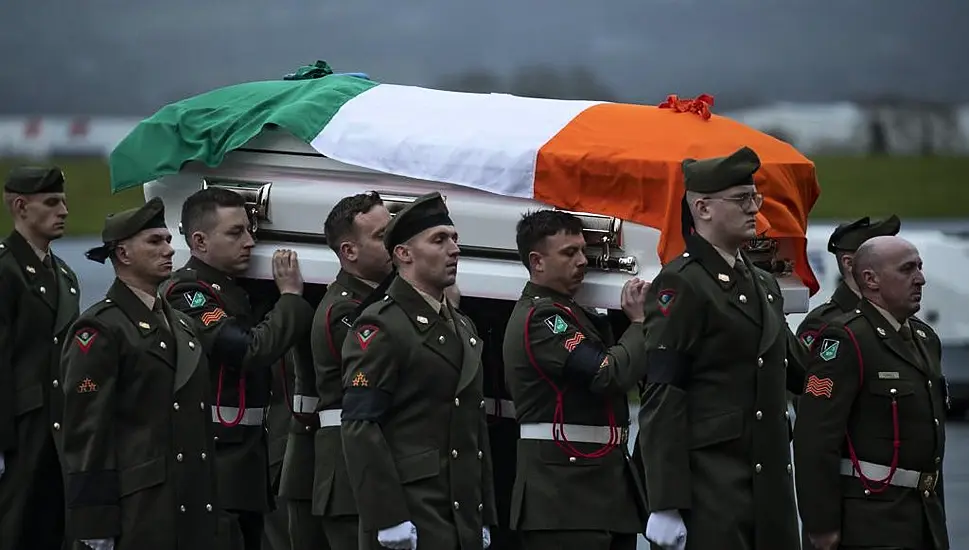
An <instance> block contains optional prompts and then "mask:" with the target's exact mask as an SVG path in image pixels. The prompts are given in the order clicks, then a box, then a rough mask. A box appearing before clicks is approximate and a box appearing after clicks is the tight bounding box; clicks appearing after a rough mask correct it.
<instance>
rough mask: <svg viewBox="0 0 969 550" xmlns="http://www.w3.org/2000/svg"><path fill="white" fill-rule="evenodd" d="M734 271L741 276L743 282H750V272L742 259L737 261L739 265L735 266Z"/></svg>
mask: <svg viewBox="0 0 969 550" xmlns="http://www.w3.org/2000/svg"><path fill="white" fill-rule="evenodd" d="M733 269H734V271H736V272H737V275H739V276H740V279H741V280H742V281H749V280H750V270H749V269H747V266H746V265H745V264H744V262H743V261H741V260H740V259H737V263H735V264H733Z"/></svg>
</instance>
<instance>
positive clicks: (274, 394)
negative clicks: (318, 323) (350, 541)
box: [262, 344, 323, 550]
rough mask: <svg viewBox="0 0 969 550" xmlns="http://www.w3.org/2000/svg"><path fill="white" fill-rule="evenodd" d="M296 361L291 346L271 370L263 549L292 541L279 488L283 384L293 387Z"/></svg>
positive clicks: (282, 547) (284, 434) (286, 418)
mask: <svg viewBox="0 0 969 550" xmlns="http://www.w3.org/2000/svg"><path fill="white" fill-rule="evenodd" d="M297 346H299V344H297ZM296 362H297V359H296V349H295V348H293V349H292V350H290V351H289V352H287V353H286V355H285V356H284V357H283V359H281V360H280V363H279V366H280V368H274V369H273V373H272V374H273V381H272V390H271V397H270V400H269V407H268V409H267V411H266V437H267V442H268V444H269V485H270V487H271V490H272V498H273V510H272V511H271V512H269V513H267V514H266V515H265V517H264V519H263V533H262V550H290V549H291V548H292V547H293V544H294V541H293V540H292V538H291V537H290V535H289V522H290V518H289V507H288V506H287V499H286V497H285V496H284V495H283V491H282V478H283V462H284V461H285V458H286V452H287V450H288V448H289V446H288V445H287V440H288V435H289V431H290V425H289V423H290V420H291V419H292V413H291V412H290V409H289V407H290V405H289V403H288V402H287V401H286V388H287V387H292V386H293V383H294V381H295V375H294V373H293V369H294V368H295V365H296ZM284 363H285V365H284ZM286 365H288V368H286ZM321 550H323V549H321Z"/></svg>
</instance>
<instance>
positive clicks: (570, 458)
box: [569, 456, 575, 464]
mask: <svg viewBox="0 0 969 550" xmlns="http://www.w3.org/2000/svg"><path fill="white" fill-rule="evenodd" d="M569 462H570V463H572V464H575V457H574V456H570V457H569Z"/></svg>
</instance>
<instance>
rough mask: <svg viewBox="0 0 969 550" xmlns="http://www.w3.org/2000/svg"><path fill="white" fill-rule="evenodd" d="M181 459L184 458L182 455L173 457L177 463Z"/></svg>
mask: <svg viewBox="0 0 969 550" xmlns="http://www.w3.org/2000/svg"><path fill="white" fill-rule="evenodd" d="M183 458H185V457H183V456H182V453H178V454H177V455H175V460H177V461H178V462H181V461H182V459H183Z"/></svg>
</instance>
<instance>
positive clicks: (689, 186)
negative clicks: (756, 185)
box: [683, 147, 760, 193]
mask: <svg viewBox="0 0 969 550" xmlns="http://www.w3.org/2000/svg"><path fill="white" fill-rule="evenodd" d="M759 168H760V158H759V157H758V156H757V153H755V152H754V150H753V149H751V148H749V147H742V148H740V149H738V150H737V151H736V152H734V153H733V154H731V155H730V156H727V157H715V158H708V159H702V160H696V159H686V160H684V161H683V185H684V186H685V187H686V190H687V191H694V192H696V193H717V192H719V191H723V190H724V189H729V188H731V187H734V186H736V185H750V184H752V183H753V177H754V172H756V171H757V170H758V169H759Z"/></svg>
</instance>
